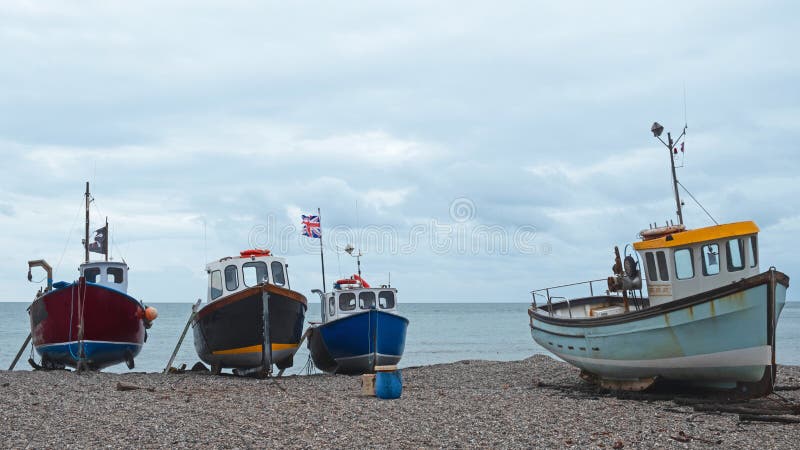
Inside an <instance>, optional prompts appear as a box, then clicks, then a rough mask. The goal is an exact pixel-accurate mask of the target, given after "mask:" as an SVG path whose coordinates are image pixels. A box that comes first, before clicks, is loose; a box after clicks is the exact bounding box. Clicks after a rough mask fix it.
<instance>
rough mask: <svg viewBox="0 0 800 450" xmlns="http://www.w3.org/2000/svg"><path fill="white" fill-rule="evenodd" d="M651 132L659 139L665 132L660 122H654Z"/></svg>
mask: <svg viewBox="0 0 800 450" xmlns="http://www.w3.org/2000/svg"><path fill="white" fill-rule="evenodd" d="M650 131H652V132H653V136H655V137H659V136H661V133H663V132H664V127H663V126H662V125H661V124H660V123H658V122H653V126H652V127H650Z"/></svg>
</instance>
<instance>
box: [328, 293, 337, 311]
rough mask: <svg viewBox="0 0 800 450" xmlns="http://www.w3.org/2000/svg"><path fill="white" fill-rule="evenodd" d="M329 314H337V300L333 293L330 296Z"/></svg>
mask: <svg viewBox="0 0 800 450" xmlns="http://www.w3.org/2000/svg"><path fill="white" fill-rule="evenodd" d="M328 315H329V316H335V315H336V300H335V299H334V298H333V296H332V295H331V296H330V297H329V298H328Z"/></svg>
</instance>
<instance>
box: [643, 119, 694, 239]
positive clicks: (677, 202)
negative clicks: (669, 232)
mask: <svg viewBox="0 0 800 450" xmlns="http://www.w3.org/2000/svg"><path fill="white" fill-rule="evenodd" d="M686 128H687V127H686V126H684V127H683V133H681V135H680V136H678V139H677V140H676V141H674V142H673V140H672V133H667V141H668V142H664V140H663V139H661V133H663V132H664V127H663V126H662V125H661V124H659V123H658V122H653V126H652V127H650V131H652V132H653V136H655V137H656V138H658V140H659V141H661V143H662V144H664V146H665V147H667V151H668V152H669V163H670V168H671V169H672V190H673V193H674V194H675V208H676V209H675V213H676V214H677V215H678V222H679V223H680V224H681V225H683V210H682V208H681V206H682V205H683V202H681V196H680V193H679V192H678V177H677V175H676V174H675V157H674V156H673V152H677V148H673V147H674V145H676V144H677V143H678V142H680V140H681V139H683V137H684V136H686Z"/></svg>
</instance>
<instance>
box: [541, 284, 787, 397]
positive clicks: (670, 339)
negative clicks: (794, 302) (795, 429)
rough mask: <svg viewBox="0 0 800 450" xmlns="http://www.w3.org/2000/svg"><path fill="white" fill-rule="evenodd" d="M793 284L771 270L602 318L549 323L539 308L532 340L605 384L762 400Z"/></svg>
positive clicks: (772, 371)
mask: <svg viewBox="0 0 800 450" xmlns="http://www.w3.org/2000/svg"><path fill="white" fill-rule="evenodd" d="M788 285H789V279H788V277H787V276H786V275H784V274H782V273H779V272H776V271H770V272H766V273H763V274H760V275H756V276H754V277H750V278H748V279H744V280H742V281H740V282H737V283H734V284H732V285H730V286H725V287H722V288H719V289H715V290H712V291H709V292H707V293H703V294H700V295H696V296H692V297H690V298H687V299H683V300H678V301H674V302H670V303H666V304H662V305H658V306H655V307H651V308H646V309H643V310H641V311H636V312H633V313H628V314H622V315H617V316H608V317H602V318H581V319H570V318H559V317H551V316H549V314H548V313H547V311H546V310H545V309H543V308H539V309H536V310H532V311H531V315H530V316H531V335H532V336H533V339H534V340H535V341H536V342H537V343H538V344H539V345H541V346H542V347H544V348H546V349H548V350H549V351H551V352H553V353H554V354H555V355H557V356H558V357H560V358H561V359H563V360H564V361H567V362H569V363H570V364H572V365H574V366H576V367H579V368H580V369H582V370H583V371H584V372H585V373H586V375H588V376H590V377H597V378H599V379H600V380H601V381H611V382H618V383H626V382H627V383H633V385H637V382H639V381H642V380H648V379H649V380H656V379H666V380H676V381H681V382H687V383H690V384H694V385H700V386H706V387H717V388H737V387H739V388H741V389H742V390H743V391H744V390H750V391H753V390H755V391H759V392H756V393H757V394H764V393H768V392H771V390H772V386H773V385H774V376H775V327H776V325H777V322H778V318H779V317H780V313H781V311H782V309H783V306H784V304H785V301H786V290H787V288H788ZM597 299H598V301H601V300H602V298H600V297H598V298H597Z"/></svg>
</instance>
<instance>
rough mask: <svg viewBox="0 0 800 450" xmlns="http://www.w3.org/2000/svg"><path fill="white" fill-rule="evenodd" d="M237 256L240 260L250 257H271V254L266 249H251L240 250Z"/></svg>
mask: <svg viewBox="0 0 800 450" xmlns="http://www.w3.org/2000/svg"><path fill="white" fill-rule="evenodd" d="M239 256H241V257H242V258H249V257H252V256H272V252H270V251H269V250H267V249H263V250H262V249H260V248H253V249H250V250H242V251H241V252H239Z"/></svg>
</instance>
